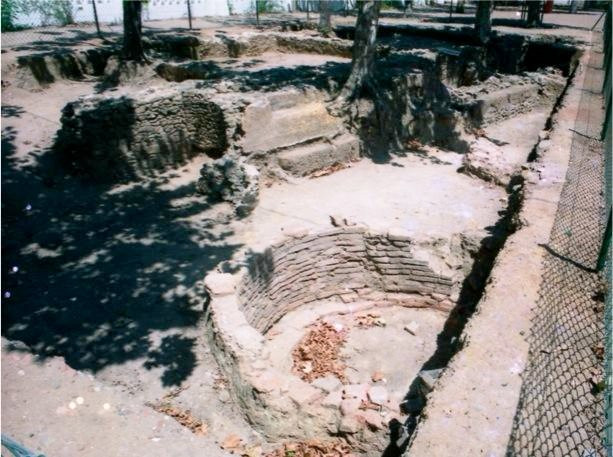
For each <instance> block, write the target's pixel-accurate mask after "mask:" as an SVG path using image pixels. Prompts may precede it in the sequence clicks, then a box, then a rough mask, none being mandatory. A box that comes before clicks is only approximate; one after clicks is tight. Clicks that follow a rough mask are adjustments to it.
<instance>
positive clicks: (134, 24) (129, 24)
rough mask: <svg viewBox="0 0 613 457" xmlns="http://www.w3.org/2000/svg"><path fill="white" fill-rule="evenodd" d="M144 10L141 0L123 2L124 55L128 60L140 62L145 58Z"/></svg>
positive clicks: (125, 0)
mask: <svg viewBox="0 0 613 457" xmlns="http://www.w3.org/2000/svg"><path fill="white" fill-rule="evenodd" d="M142 10H143V3H142V1H140V0H124V2H123V57H124V59H126V60H133V61H137V62H140V61H141V60H144V59H145V53H144V51H143V37H142V20H141V13H142Z"/></svg>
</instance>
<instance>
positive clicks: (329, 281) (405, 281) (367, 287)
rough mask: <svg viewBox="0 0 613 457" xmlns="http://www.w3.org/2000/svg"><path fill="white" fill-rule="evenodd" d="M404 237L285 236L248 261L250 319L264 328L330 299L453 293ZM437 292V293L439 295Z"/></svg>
mask: <svg viewBox="0 0 613 457" xmlns="http://www.w3.org/2000/svg"><path fill="white" fill-rule="evenodd" d="M410 248H411V240H410V239H409V238H408V237H407V236H404V235H400V234H396V235H394V234H393V233H388V234H385V235H381V234H373V233H369V232H368V231H366V230H365V229H363V228H339V229H337V230H332V231H329V232H323V233H317V234H314V235H305V236H302V237H298V238H293V239H289V240H285V241H283V242H281V243H280V244H277V245H275V246H272V247H271V248H270V249H268V250H267V251H265V252H264V253H262V254H257V255H254V256H253V257H252V258H251V259H250V260H249V261H248V264H247V274H245V275H244V277H243V279H242V281H241V283H240V285H239V302H240V303H241V309H242V311H243V312H244V314H245V316H246V318H247V321H248V322H249V324H251V325H252V326H253V327H254V328H256V329H257V330H259V331H260V332H266V331H267V330H268V329H269V328H270V327H271V326H272V325H273V324H274V323H275V322H276V321H278V320H279V319H280V318H281V317H283V316H284V315H285V314H286V313H288V312H289V311H291V310H293V309H295V308H297V307H299V306H301V305H304V304H306V303H309V302H312V301H316V300H323V299H328V298H333V297H335V298H340V299H342V300H344V301H352V300H355V299H357V298H358V297H364V298H365V299H367V298H368V296H369V294H371V293H373V292H375V291H378V292H379V294H377V295H378V296H379V297H381V298H383V295H381V292H390V293H402V294H415V293H417V294H424V295H425V294H440V295H449V294H450V293H451V285H452V284H451V280H449V279H448V278H445V277H443V276H440V275H437V274H436V273H435V272H433V271H432V270H431V269H430V268H429V267H428V265H427V264H426V262H423V261H420V260H417V259H414V258H413V256H412V254H411V249H410ZM437 296H438V295H437Z"/></svg>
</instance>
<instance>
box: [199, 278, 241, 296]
mask: <svg viewBox="0 0 613 457" xmlns="http://www.w3.org/2000/svg"><path fill="white" fill-rule="evenodd" d="M204 286H205V287H206V290H207V292H208V293H209V294H211V295H212V296H216V295H218V296H223V295H230V294H233V293H234V291H235V289H236V279H235V278H234V275H232V274H230V273H209V274H208V275H207V276H206V278H205V279H204Z"/></svg>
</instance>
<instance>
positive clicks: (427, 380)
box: [417, 368, 443, 396]
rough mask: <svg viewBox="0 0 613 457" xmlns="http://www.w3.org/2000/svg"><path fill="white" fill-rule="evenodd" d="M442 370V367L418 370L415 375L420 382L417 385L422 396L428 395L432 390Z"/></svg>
mask: <svg viewBox="0 0 613 457" xmlns="http://www.w3.org/2000/svg"><path fill="white" fill-rule="evenodd" d="M442 372H443V369H442V368H437V369H435V370H422V371H420V372H419V374H418V375H417V377H418V378H419V383H420V385H419V387H420V390H421V392H422V394H423V395H424V396H426V395H428V394H429V393H430V392H432V390H434V385H435V384H436V381H437V380H438V378H439V377H440V376H441V373H442Z"/></svg>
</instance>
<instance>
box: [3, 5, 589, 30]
mask: <svg viewBox="0 0 613 457" xmlns="http://www.w3.org/2000/svg"><path fill="white" fill-rule="evenodd" d="M70 1H71V3H72V4H73V6H74V8H73V11H74V18H75V21H76V22H77V23H78V22H93V20H94V14H93V10H92V4H91V2H92V0H70ZM95 1H96V7H97V11H98V19H99V21H100V22H101V23H110V24H117V23H121V21H122V17H123V7H122V0H95ZM272 1H273V2H274V3H276V5H277V9H279V10H282V11H289V10H290V9H291V7H292V4H293V5H296V4H298V5H300V4H303V3H305V0H294V1H292V0H272ZM331 1H332V2H333V3H334V4H335V5H334V6H335V8H334V9H342V5H343V3H342V1H338V0H331ZM579 1H580V3H583V1H581V0H579ZM434 2H435V3H437V4H439V5H443V4H445V3H446V4H447V5H448V4H449V0H434ZM456 2H457V0H454V3H456ZM351 3H353V0H352V1H351ZM425 3H427V2H426V0H413V4H414V5H420V4H421V5H423V4H425ZM554 3H555V4H556V6H568V4H569V3H570V1H569V0H554ZM314 4H315V5H316V3H315V2H314ZM190 5H191V10H192V17H202V16H227V15H229V14H230V13H232V14H253V13H254V10H255V0H190ZM315 9H316V8H315ZM186 18H187V2H186V0H149V1H148V2H147V3H145V4H144V5H143V20H145V21H154V20H162V19H186ZM15 22H16V24H18V25H24V26H40V25H54V24H53V21H52V20H49V19H47V21H46V22H48V24H44V22H45V20H44V18H43V17H42V16H41V15H40V14H38V13H31V14H28V15H23V14H21V15H18V16H17V18H16V21H15Z"/></svg>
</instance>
